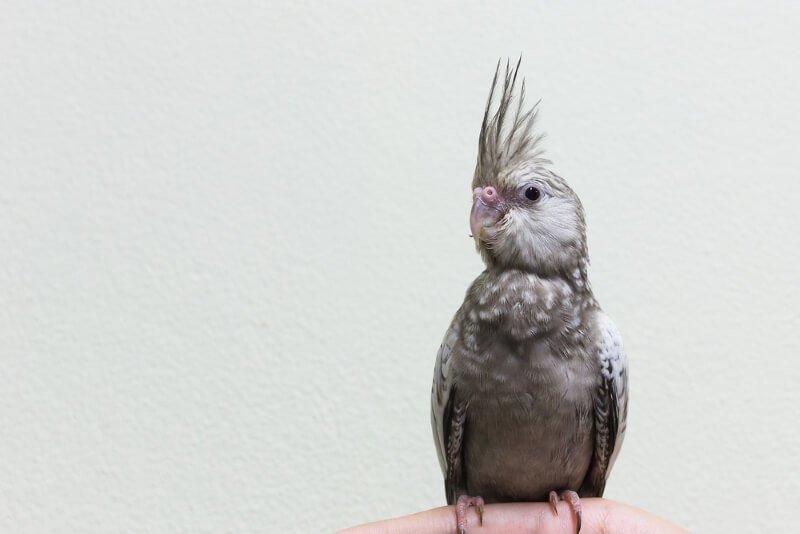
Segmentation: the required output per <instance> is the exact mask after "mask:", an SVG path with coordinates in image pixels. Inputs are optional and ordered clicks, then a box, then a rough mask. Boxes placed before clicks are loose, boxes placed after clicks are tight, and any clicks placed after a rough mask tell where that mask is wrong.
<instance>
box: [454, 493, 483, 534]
mask: <svg viewBox="0 0 800 534" xmlns="http://www.w3.org/2000/svg"><path fill="white" fill-rule="evenodd" d="M484 504H485V503H484V502H483V499H482V498H481V497H470V496H469V495H462V496H460V497H459V498H458V501H456V527H457V528H458V534H467V509H468V508H470V507H472V506H474V507H475V508H477V509H478V524H479V525H483V507H484Z"/></svg>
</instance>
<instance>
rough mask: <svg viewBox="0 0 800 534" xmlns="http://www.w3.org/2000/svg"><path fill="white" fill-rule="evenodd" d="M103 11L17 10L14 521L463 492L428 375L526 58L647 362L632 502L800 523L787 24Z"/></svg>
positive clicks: (665, 12)
mask: <svg viewBox="0 0 800 534" xmlns="http://www.w3.org/2000/svg"><path fill="white" fill-rule="evenodd" d="M95 4H96V5H95V6H92V7H90V6H89V5H88V4H84V3H77V2H75V3H72V2H50V3H49V4H45V3H42V2H14V3H12V4H11V5H9V4H7V5H6V6H5V7H4V9H3V12H4V13H3V16H2V18H0V50H1V52H0V73H1V74H0V180H2V182H1V184H0V250H2V253H1V256H0V257H2V266H1V267H0V296H2V302H3V306H2V312H0V339H2V351H0V354H2V360H1V361H2V367H3V371H2V373H0V427H1V428H2V432H1V433H0V530H2V531H6V532H56V531H57V532H67V531H68V532H98V533H99V532H103V533H105V532H122V531H130V532H264V531H274V532H282V531H285V532H288V531H297V532H312V531H325V530H328V531H330V530H333V529H336V528H339V527H344V526H347V525H349V524H355V523H359V522H363V521H367V520H372V519H378V518H382V517H388V516H395V515H400V514H405V513H409V512H413V511H417V510H421V509H425V508H429V507H433V506H438V505H440V504H442V503H443V499H444V495H443V490H442V486H441V478H440V474H439V468H438V465H437V461H436V455H435V452H434V448H433V443H432V439H431V437H430V428H429V422H428V409H429V404H428V403H429V391H430V379H431V374H432V367H433V361H434V355H435V352H436V349H437V347H438V344H439V341H440V339H441V336H442V334H443V332H444V330H445V328H446V327H447V325H448V323H449V321H450V318H451V316H452V314H453V312H454V311H455V309H456V308H457V307H458V305H459V304H460V302H461V299H462V296H463V293H464V290H465V289H466V287H467V285H468V284H469V282H470V280H471V279H472V278H473V277H474V276H476V275H477V274H478V272H479V271H480V270H481V264H480V260H479V258H478V256H477V255H476V254H475V252H474V250H473V246H472V243H471V242H470V240H469V239H468V237H467V234H468V224H467V216H468V209H469V198H470V195H469V183H470V179H471V174H472V170H473V165H474V158H475V150H476V140H477V134H478V127H479V122H480V118H481V114H482V111H483V105H484V102H485V98H486V95H487V91H488V88H489V82H490V80H491V76H492V73H493V69H494V65H495V62H496V61H497V59H498V57H501V56H502V57H507V56H511V57H512V58H515V57H517V55H518V54H519V53H520V52H521V53H522V54H523V71H524V73H525V74H526V75H527V78H528V82H529V89H530V95H531V96H532V97H534V98H539V97H541V98H542V99H543V102H542V108H541V109H542V122H541V124H542V126H543V128H544V129H545V130H547V132H548V133H549V140H548V142H547V146H548V148H549V152H548V153H549V156H550V157H551V159H553V160H554V161H555V170H556V171H557V172H559V173H560V174H562V175H563V176H565V177H566V178H567V179H568V180H569V181H570V183H571V184H572V185H573V186H574V188H575V189H576V190H577V191H578V192H579V194H580V195H581V196H582V198H583V201H584V204H585V206H586V208H587V211H588V220H589V235H590V246H591V252H592V258H593V269H592V273H591V275H592V281H593V284H594V287H595V290H596V293H597V295H598V296H599V298H600V300H601V302H602V303H603V305H604V307H605V308H606V309H607V310H608V311H609V312H610V313H611V314H612V316H613V317H614V318H615V319H616V321H617V323H618V324H619V326H620V328H621V330H622V332H623V334H624V336H625V339H626V344H627V348H628V352H629V354H630V359H631V365H632V372H631V376H632V384H631V386H632V390H633V397H632V401H631V402H632V404H631V409H632V411H631V417H630V421H629V434H628V437H627V442H626V444H625V447H624V449H623V452H622V455H621V457H620V459H619V462H618V464H617V467H616V469H615V472H614V473H613V475H612V478H611V482H610V484H609V486H608V491H607V496H608V497H611V498H614V499H618V500H621V501H625V502H629V503H632V504H635V505H638V506H641V507H643V508H646V509H648V510H651V511H653V512H655V513H657V514H660V515H663V516H665V517H668V518H671V519H672V520H674V521H676V522H679V523H681V524H683V525H685V526H687V527H690V528H692V529H693V530H696V531H698V532H724V531H728V530H732V531H737V532H765V531H777V530H783V531H786V530H790V529H792V528H794V527H795V526H796V521H797V519H796V517H795V516H796V513H795V511H794V507H793V505H792V503H793V502H795V501H796V500H797V498H798V497H800V491H799V490H800V481H799V480H800V477H798V475H800V469H799V468H800V429H798V425H797V422H798V413H797V410H798V403H800V392H799V391H798V384H799V383H800V365H799V364H798V360H797V358H798V353H799V351H798V349H799V348H800V344H799V343H798V330H800V320H798V312H797V309H798V308H797V306H798V301H800V288H799V286H800V268H799V267H798V262H799V261H800V236H799V235H798V223H800V216H798V202H800V185H799V180H800V177H799V176H798V169H800V149H798V141H800V96H798V95H800V92H798V84H800V69H798V64H800V31H798V22H800V8H798V7H797V6H798V4H796V3H790V2H784V3H781V2H773V3H756V2H752V3H750V4H747V3H742V4H740V5H734V4H732V3H729V2H719V3H708V5H705V6H701V5H699V4H700V3H676V2H672V3H669V4H668V5H667V3H660V4H659V5H658V6H656V5H651V6H649V7H634V6H627V7H623V6H621V5H613V6H612V5H607V6H604V7H600V6H595V5H594V4H590V3H588V2H587V3H584V4H583V5H578V4H576V3H572V4H574V5H572V6H567V5H561V6H558V7H555V6H550V7H544V6H542V5H538V6H537V5H535V4H534V3H533V2H522V1H520V2H514V3H506V4H498V5H497V6H496V7H491V8H490V7H486V6H482V7H481V6H478V5H477V4H476V5H471V6H467V5H462V6H456V5H455V3H452V4H451V5H445V4H440V5H428V3H427V2H414V3H409V2H393V3H375V2H370V3H368V2H363V3H356V2H349V3H348V2H345V3H340V4H339V5H334V3H332V2H311V1H302V2H285V3H283V5H270V4H269V3H265V2H235V3H233V2H218V3H212V2H208V1H203V2H177V1H173V2H168V3H164V2H147V3H140V2H118V3H117V4H116V5H113V4H111V3H100V2H97V3H95Z"/></svg>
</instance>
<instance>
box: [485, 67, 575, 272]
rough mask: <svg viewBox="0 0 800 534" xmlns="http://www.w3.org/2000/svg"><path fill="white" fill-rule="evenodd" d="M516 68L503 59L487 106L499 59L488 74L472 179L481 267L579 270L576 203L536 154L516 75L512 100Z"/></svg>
mask: <svg viewBox="0 0 800 534" xmlns="http://www.w3.org/2000/svg"><path fill="white" fill-rule="evenodd" d="M518 71H519V63H517V65H516V67H515V68H511V67H510V65H508V64H507V65H506V71H505V79H504V81H503V87H502V91H501V94H500V102H499V104H498V105H497V108H496V110H495V111H494V113H493V114H492V113H491V111H492V109H493V108H494V105H493V100H494V97H495V94H494V93H495V89H496V87H497V85H498V84H497V80H498V75H499V72H500V65H499V64H498V69H497V72H495V77H494V81H493V82H492V89H491V91H490V93H489V101H488V103H487V105H486V112H485V114H484V118H483V125H482V127H481V134H480V138H479V143H478V163H477V166H476V168H475V178H474V179H473V182H472V187H473V204H472V212H471V213H470V228H471V230H472V237H473V238H474V239H475V243H476V245H477V247H478V250H479V251H480V253H481V255H482V256H483V259H484V261H485V263H486V264H487V266H489V267H498V268H501V269H502V268H513V269H521V270H525V271H531V272H535V273H537V274H541V275H545V276H549V275H556V274H567V275H569V276H570V277H578V275H582V276H580V278H584V277H585V275H586V273H585V270H586V265H587V263H588V258H587V251H586V225H585V222H584V216H583V207H582V206H581V202H580V199H579V198H578V196H577V195H576V194H575V192H574V191H573V190H572V189H571V188H570V187H569V186H568V185H567V183H566V181H564V179H563V178H561V177H559V176H558V175H556V174H555V173H553V172H552V171H550V170H549V168H548V166H549V164H550V162H549V161H547V160H545V159H543V158H542V157H541V154H542V149H541V148H540V147H539V143H540V141H541V139H542V135H540V134H536V133H535V132H534V130H533V127H534V123H535V121H536V113H537V106H536V105H534V106H533V107H531V108H530V109H527V110H526V109H525V108H524V98H525V82H524V80H523V82H522V85H521V89H520V94H519V96H518V100H517V102H516V103H515V104H514V105H513V106H512V100H513V98H514V86H515V84H516V78H517V73H518ZM576 270H578V271H579V272H577V273H576Z"/></svg>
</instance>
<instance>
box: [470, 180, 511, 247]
mask: <svg viewBox="0 0 800 534" xmlns="http://www.w3.org/2000/svg"><path fill="white" fill-rule="evenodd" d="M501 208H502V202H501V201H500V195H498V194H497V190H496V189H495V188H494V187H492V186H490V185H489V186H486V187H476V188H475V190H474V191H473V192H472V212H471V213H470V214H469V227H470V229H471V230H472V237H474V238H475V239H480V240H484V241H485V240H486V239H487V238H491V237H492V236H493V235H494V234H495V233H497V230H496V229H495V228H494V225H495V224H497V223H498V221H500V219H502V218H503V216H504V215H505V213H503V210H502V209H501Z"/></svg>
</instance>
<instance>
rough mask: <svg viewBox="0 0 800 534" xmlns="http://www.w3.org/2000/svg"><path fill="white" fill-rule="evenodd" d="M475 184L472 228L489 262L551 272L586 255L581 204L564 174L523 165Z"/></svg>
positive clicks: (568, 266) (571, 266)
mask: <svg viewBox="0 0 800 534" xmlns="http://www.w3.org/2000/svg"><path fill="white" fill-rule="evenodd" d="M473 185H476V186H477V187H475V189H474V190H473V203H472V211H471V213H470V228H471V230H472V237H473V238H474V239H475V242H476V245H477V247H478V250H479V251H480V252H481V254H482V255H483V257H484V260H485V261H486V263H487V265H490V266H491V265H497V266H499V267H503V268H518V269H523V270H529V271H533V272H537V273H539V274H550V273H555V272H563V271H565V270H567V269H572V268H574V266H575V265H576V261H577V260H580V259H581V258H583V257H584V256H585V254H586V238H585V223H584V217H583V208H582V207H581V203H580V200H579V199H578V197H577V195H576V194H575V193H574V192H573V191H572V189H570V187H569V186H568V185H567V184H566V182H565V181H564V180H563V179H562V178H560V177H558V176H557V175H555V174H553V173H552V172H549V171H547V170H545V169H543V168H541V167H537V166H535V165H527V166H523V167H521V168H519V169H517V170H516V171H514V172H511V173H507V174H505V175H500V176H498V177H497V178H496V179H493V180H488V181H484V180H481V181H476V183H474V184H473Z"/></svg>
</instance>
